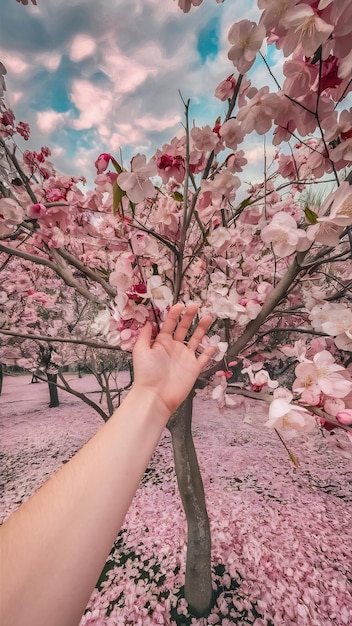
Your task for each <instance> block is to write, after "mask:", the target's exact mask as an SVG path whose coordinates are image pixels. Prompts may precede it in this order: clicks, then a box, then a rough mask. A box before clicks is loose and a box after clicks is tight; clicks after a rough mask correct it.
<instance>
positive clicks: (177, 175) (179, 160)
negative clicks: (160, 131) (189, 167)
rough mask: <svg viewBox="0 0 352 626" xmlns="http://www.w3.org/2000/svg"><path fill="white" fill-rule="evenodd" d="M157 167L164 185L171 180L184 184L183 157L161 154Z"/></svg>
mask: <svg viewBox="0 0 352 626" xmlns="http://www.w3.org/2000/svg"><path fill="white" fill-rule="evenodd" d="M157 167H158V173H159V174H160V176H161V178H162V181H163V183H167V182H168V180H169V179H170V178H174V179H175V180H177V182H178V183H182V181H183V179H184V177H185V169H186V168H185V160H184V158H183V157H182V156H181V155H175V156H173V155H170V154H161V155H160V156H159V157H158V159H157Z"/></svg>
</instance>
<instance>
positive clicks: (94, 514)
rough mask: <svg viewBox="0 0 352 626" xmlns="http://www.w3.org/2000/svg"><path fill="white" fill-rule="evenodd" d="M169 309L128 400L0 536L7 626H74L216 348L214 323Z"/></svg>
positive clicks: (141, 352) (0, 608) (0, 611)
mask: <svg viewBox="0 0 352 626" xmlns="http://www.w3.org/2000/svg"><path fill="white" fill-rule="evenodd" d="M183 311H184V306H183V305H182V304H176V305H175V306H173V307H172V308H171V310H170V312H169V314H168V316H167V318H166V320H165V322H164V324H163V326H162V329H161V331H160V333H159V334H158V336H157V338H156V339H155V340H154V341H153V340H152V339H151V326H150V324H147V325H146V326H145V327H144V328H143V330H142V331H141V334H140V337H139V340H138V342H137V344H136V346H135V348H134V351H133V362H134V372H135V382H134V385H133V388H132V390H131V391H130V393H129V394H128V396H127V397H126V399H125V400H124V402H123V403H122V404H121V406H120V407H119V408H118V409H117V410H116V411H115V412H114V414H113V415H112V417H111V418H110V420H109V421H108V422H107V423H106V424H104V426H102V428H100V430H99V431H98V432H97V434H96V435H95V436H94V437H93V438H92V439H91V440H90V441H89V442H88V443H87V444H86V445H85V446H84V447H83V448H82V449H81V450H80V451H79V452H78V453H77V454H76V455H75V456H74V457H73V458H72V459H71V460H70V461H69V462H68V463H67V464H66V465H64V466H63V467H62V468H61V469H60V470H59V471H58V472H57V473H56V474H55V475H54V476H53V477H52V478H51V479H50V480H49V481H47V482H46V483H45V484H44V485H43V486H42V487H41V488H40V489H39V491H37V492H36V493H35V494H34V496H32V498H30V499H29V500H28V501H27V502H26V503H24V504H23V505H22V506H21V507H20V508H19V509H18V510H17V511H15V513H13V514H12V515H11V516H10V517H9V518H8V520H7V521H6V522H5V523H4V524H3V526H2V527H1V529H0V549H1V556H0V563H1V572H0V594H1V598H0V600H1V605H0V624H1V626H24V625H26V626H77V625H78V623H79V621H80V618H81V616H82V614H83V612H84V609H85V607H86V605H87V602H88V600H89V597H90V594H91V592H92V590H93V588H94V585H95V583H96V581H97V579H98V577H99V575H100V572H101V570H102V568H103V566H104V563H105V561H106V558H107V556H108V554H109V552H110V549H111V547H112V545H113V543H114V541H115V539H116V537H117V534H118V532H119V530H120V528H121V526H122V524H123V521H124V518H125V515H126V513H127V511H128V508H129V506H130V504H131V501H132V499H133V497H134V495H135V492H136V490H137V487H138V484H139V482H140V480H141V478H142V476H143V474H144V471H145V469H146V467H147V465H148V463H149V461H150V458H151V456H152V454H153V451H154V449H155V448H156V446H157V444H158V442H159V439H160V436H161V433H162V431H163V429H164V427H165V426H166V423H167V421H168V419H169V418H170V416H171V414H172V413H173V412H174V411H175V410H176V409H177V407H178V406H179V405H180V404H181V402H183V400H184V399H185V398H186V396H187V395H188V393H189V392H190V391H191V389H192V387H193V385H194V382H195V380H196V378H197V377H198V375H199V374H200V372H201V370H202V369H203V368H204V367H205V366H206V365H207V363H208V362H209V360H210V358H211V356H212V355H213V353H214V348H210V347H209V348H206V349H205V350H204V351H203V352H202V353H201V354H200V356H197V355H196V354H195V352H196V350H197V348H198V346H199V343H200V342H201V340H202V338H203V336H204V335H205V334H206V332H207V330H208V328H209V325H210V323H211V318H210V317H209V316H205V317H203V318H202V319H201V320H200V322H199V324H198V326H197V327H196V329H195V331H194V332H193V335H192V336H191V338H190V340H189V341H188V343H187V345H186V344H185V343H184V340H185V338H186V335H187V333H188V331H189V328H190V326H191V324H192V321H193V319H194V317H195V315H196V313H197V307H196V306H195V305H190V306H189V307H188V308H187V309H186V310H185V312H184V314H183V316H182V317H181V319H180V315H181V314H182V313H183Z"/></svg>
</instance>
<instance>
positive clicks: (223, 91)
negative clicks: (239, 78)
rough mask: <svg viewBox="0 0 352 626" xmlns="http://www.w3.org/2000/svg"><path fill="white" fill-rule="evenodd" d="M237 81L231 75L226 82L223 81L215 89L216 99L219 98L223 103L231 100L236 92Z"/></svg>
mask: <svg viewBox="0 0 352 626" xmlns="http://www.w3.org/2000/svg"><path fill="white" fill-rule="evenodd" d="M235 86H236V80H235V79H234V75H233V74H230V76H228V77H227V78H226V79H225V80H222V81H221V83H219V85H218V86H217V88H216V89H215V94H214V95H215V97H216V98H219V100H221V101H222V102H224V101H225V100H229V99H230V98H232V96H233V92H234V90H235Z"/></svg>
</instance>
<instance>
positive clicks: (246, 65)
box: [227, 20, 265, 74]
mask: <svg viewBox="0 0 352 626" xmlns="http://www.w3.org/2000/svg"><path fill="white" fill-rule="evenodd" d="M264 37H265V27H264V26H263V25H262V24H259V26H258V25H257V24H256V23H255V22H250V21H249V20H241V21H239V22H236V23H235V24H233V25H232V26H231V28H230V30H229V32H228V40H229V42H230V43H231V44H233V45H232V46H231V48H230V50H229V51H228V54H227V56H228V58H229V59H230V61H232V63H233V64H234V66H235V67H236V68H237V70H238V71H239V72H240V74H245V73H246V72H248V70H249V69H250V68H251V67H252V65H253V63H254V61H255V57H256V55H257V52H258V50H260V48H261V46H262V43H263V39H264Z"/></svg>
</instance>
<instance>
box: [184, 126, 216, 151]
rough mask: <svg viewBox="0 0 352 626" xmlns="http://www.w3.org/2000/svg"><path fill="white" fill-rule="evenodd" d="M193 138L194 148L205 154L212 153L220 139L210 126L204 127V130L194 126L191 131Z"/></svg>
mask: <svg viewBox="0 0 352 626" xmlns="http://www.w3.org/2000/svg"><path fill="white" fill-rule="evenodd" d="M191 138H192V142H193V145H194V147H195V148H196V149H197V150H200V151H203V152H211V150H213V149H214V148H215V146H216V144H217V143H218V138H217V136H216V135H215V133H214V132H213V130H212V129H211V128H210V126H203V128H198V127H197V126H194V127H193V128H192V130H191Z"/></svg>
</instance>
